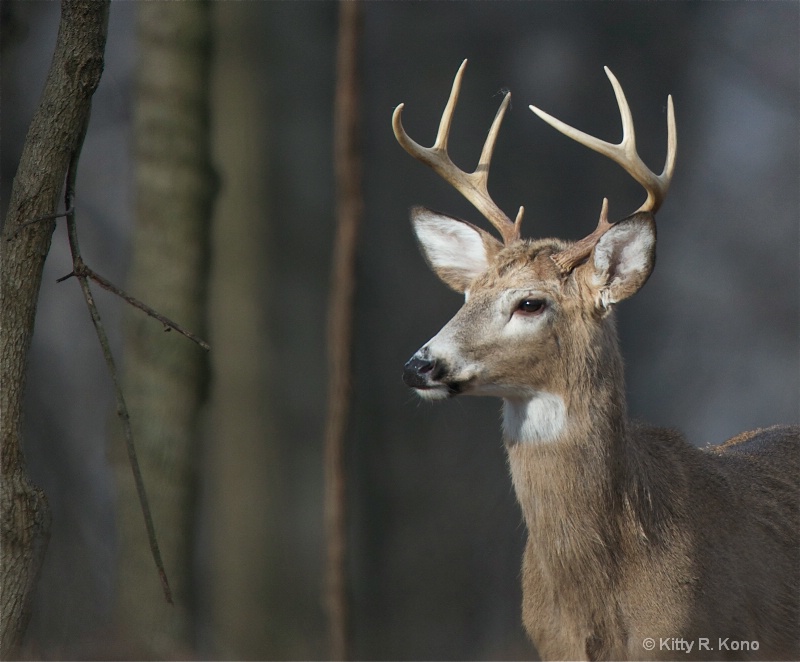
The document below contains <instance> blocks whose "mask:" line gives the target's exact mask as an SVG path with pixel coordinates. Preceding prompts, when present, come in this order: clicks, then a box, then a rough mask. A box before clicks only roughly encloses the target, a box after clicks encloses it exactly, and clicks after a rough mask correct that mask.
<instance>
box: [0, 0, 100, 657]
mask: <svg viewBox="0 0 800 662" xmlns="http://www.w3.org/2000/svg"><path fill="white" fill-rule="evenodd" d="M108 9H109V2H108V0H106V1H98V0H64V2H62V5H61V24H60V26H59V31H58V38H57V41H56V48H55V53H54V55H53V61H52V64H51V66H50V73H49V74H48V77H47V82H46V83H45V88H44V92H43V94H42V99H41V102H40V104H39V108H38V110H37V112H36V114H35V116H34V118H33V121H32V122H31V125H30V128H29V130H28V135H27V138H26V140H25V146H24V148H23V151H22V156H21V158H20V163H19V167H18V169H17V174H16V176H15V178H14V184H13V187H12V191H11V199H10V202H9V207H8V213H7V215H6V219H5V225H4V228H3V233H2V237H1V238H0V287H1V290H0V383H2V389H0V420H2V436H1V437H0V455H1V460H2V463H1V466H0V472H1V473H2V475H1V476H0V516H1V517H2V525H1V526H0V547H2V564H1V565H2V569H0V657H2V658H4V659H8V657H9V656H11V655H13V652H14V651H15V650H16V649H17V648H18V646H19V644H20V642H21V641H22V637H23V635H24V633H25V628H26V626H27V622H28V619H29V616H30V602H31V596H32V594H33V591H34V588H35V586H36V580H37V578H38V575H39V570H40V568H41V563H42V559H43V556H44V551H45V548H46V543H47V535H48V528H49V527H48V524H49V517H50V515H49V508H48V505H47V500H46V498H45V496H44V494H43V493H42V492H41V490H39V489H37V488H36V487H35V486H34V485H33V484H32V483H31V481H30V478H29V477H28V474H27V472H26V468H25V461H24V458H23V453H22V439H21V428H22V400H23V393H24V390H25V370H26V367H27V359H28V351H29V349H30V344H31V337H32V336H33V326H34V320H35V316H36V303H37V300H38V298H39V286H40V284H41V279H42V267H43V265H44V261H45V258H46V257H47V253H48V251H49V249H50V239H51V236H52V233H53V228H54V227H55V224H54V221H53V220H43V221H40V222H37V223H31V224H29V225H27V226H25V227H21V226H22V224H24V223H25V222H26V221H30V220H33V219H37V218H40V217H47V216H52V215H53V214H54V213H55V211H56V207H57V205H58V198H59V194H60V193H61V190H62V188H63V185H64V179H65V177H66V174H67V169H68V167H69V164H70V159H71V157H72V155H73V153H74V151H75V150H76V149H77V148H78V146H79V144H80V142H81V139H82V134H83V132H84V130H85V128H86V126H87V124H88V121H89V113H90V109H91V102H92V95H93V94H94V91H95V89H96V88H97V85H98V83H99V82H100V76H101V74H102V72H103V55H104V51H105V44H106V34H107V28H108Z"/></svg>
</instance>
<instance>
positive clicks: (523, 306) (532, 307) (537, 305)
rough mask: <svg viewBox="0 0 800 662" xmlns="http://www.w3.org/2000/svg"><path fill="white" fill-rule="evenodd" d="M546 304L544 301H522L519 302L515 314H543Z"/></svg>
mask: <svg viewBox="0 0 800 662" xmlns="http://www.w3.org/2000/svg"><path fill="white" fill-rule="evenodd" d="M546 305H547V302H546V301H545V300H544V299H523V300H522V301H520V302H519V305H518V306H517V310H516V312H519V313H522V314H523V315H540V314H541V313H543V312H544V309H545V307H546Z"/></svg>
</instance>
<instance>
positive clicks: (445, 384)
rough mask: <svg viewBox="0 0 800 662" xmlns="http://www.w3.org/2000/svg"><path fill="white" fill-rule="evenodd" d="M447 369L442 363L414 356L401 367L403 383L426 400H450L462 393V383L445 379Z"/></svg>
mask: <svg viewBox="0 0 800 662" xmlns="http://www.w3.org/2000/svg"><path fill="white" fill-rule="evenodd" d="M447 374H448V369H447V366H446V365H445V363H444V362H443V361H440V360H436V359H431V358H428V356H426V355H424V354H420V353H418V354H415V355H414V356H412V357H411V359H409V361H408V362H407V363H406V364H405V366H404V367H403V381H404V382H405V384H406V386H410V387H411V388H413V389H414V390H415V391H416V392H417V394H418V395H419V396H420V397H422V398H425V399H428V400H438V399H441V398H450V397H453V396H454V395H458V394H459V393H461V392H462V391H463V387H464V382H459V381H451V380H448V379H447Z"/></svg>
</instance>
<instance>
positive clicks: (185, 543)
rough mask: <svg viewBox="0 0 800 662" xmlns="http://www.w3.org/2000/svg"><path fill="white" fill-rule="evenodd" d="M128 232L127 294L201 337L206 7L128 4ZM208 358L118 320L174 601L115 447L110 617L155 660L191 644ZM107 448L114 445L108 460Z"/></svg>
mask: <svg viewBox="0 0 800 662" xmlns="http://www.w3.org/2000/svg"><path fill="white" fill-rule="evenodd" d="M137 10H138V21H137V23H138V39H139V44H140V53H139V61H138V71H137V87H136V96H135V109H134V150H135V154H134V158H135V168H136V174H135V186H136V227H135V229H134V235H133V257H132V265H131V273H130V278H129V288H128V289H129V291H130V292H131V293H134V294H135V293H140V294H141V296H142V297H143V298H146V299H147V302H148V304H150V305H152V306H153V307H154V308H155V309H156V310H158V311H159V312H161V313H163V314H164V315H166V316H167V317H170V318H171V319H174V320H175V321H177V322H179V323H180V324H182V325H183V326H185V327H186V328H190V329H192V330H193V331H194V332H196V333H198V334H199V335H201V336H202V335H205V327H206V299H207V292H206V291H207V280H208V264H209V237H210V223H211V216H212V206H213V200H214V197H215V188H216V185H215V182H216V179H215V175H214V172H213V169H212V167H211V156H210V140H209V124H210V122H209V105H208V89H209V66H210V47H211V25H210V16H209V5H208V3H206V2H145V3H141V4H139V5H138V6H137ZM207 370H208V356H207V354H206V353H205V352H204V351H203V350H202V349H200V348H199V347H198V346H196V345H195V344H194V343H191V342H188V341H187V340H186V339H185V338H183V337H181V336H179V335H177V334H174V333H172V334H165V333H164V330H163V328H162V327H161V326H160V325H159V324H157V323H156V322H154V321H153V320H152V319H150V318H149V317H146V316H144V315H142V314H141V313H140V312H139V311H136V310H131V311H129V313H128V317H127V322H126V345H125V377H124V391H125V396H126V399H127V402H128V405H129V409H130V414H131V422H132V425H133V433H134V441H135V443H136V447H137V451H138V454H139V459H140V464H141V468H142V475H143V478H144V483H145V487H146V489H147V492H148V496H149V498H150V502H151V506H152V511H153V519H154V524H155V529H156V533H157V535H158V539H159V545H160V547H161V552H162V555H163V558H164V564H165V567H166V571H167V575H168V577H169V580H170V584H171V586H172V589H173V598H174V601H175V605H174V606H170V605H168V604H166V603H165V601H164V597H163V595H162V592H161V586H160V585H159V581H158V576H157V574H156V571H155V569H154V567H153V561H152V558H151V555H150V550H149V547H148V541H147V538H146V536H145V530H144V526H143V525H142V516H141V513H140V511H139V506H138V502H137V498H136V494H135V491H134V484H133V481H132V479H131V476H130V470H129V468H128V466H127V462H126V461H125V459H124V458H122V454H121V453H119V454H118V461H117V462H115V464H116V468H117V472H116V473H117V482H118V490H119V502H118V512H119V596H118V617H119V622H120V623H121V624H122V625H123V626H124V628H125V630H126V633H127V636H128V637H130V638H131V639H132V640H133V641H135V642H138V643H139V644H141V645H144V646H146V647H147V648H148V649H149V650H150V651H151V652H152V653H153V654H155V655H157V656H162V657H163V656H166V657H172V656H175V655H180V654H184V653H185V654H188V653H189V652H190V651H191V649H192V648H193V645H194V642H193V607H192V596H191V593H192V590H191V589H192V587H191V581H192V565H193V561H192V548H193V537H194V535H193V534H194V527H193V520H194V502H195V493H196V471H195V463H196V459H197V457H198V456H199V453H200V444H199V441H200V440H199V437H200V425H199V417H200V415H201V412H202V408H203V405H204V402H205V397H206V388H207ZM117 451H118V449H113V452H114V453H115V455H116V454H117Z"/></svg>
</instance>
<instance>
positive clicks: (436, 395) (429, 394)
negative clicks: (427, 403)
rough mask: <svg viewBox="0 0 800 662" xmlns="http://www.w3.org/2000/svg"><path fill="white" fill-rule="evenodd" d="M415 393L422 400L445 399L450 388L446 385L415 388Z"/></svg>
mask: <svg viewBox="0 0 800 662" xmlns="http://www.w3.org/2000/svg"><path fill="white" fill-rule="evenodd" d="M414 390H415V391H416V392H417V395H418V396H419V397H420V398H422V399H423V400H445V399H446V398H449V397H450V389H449V388H447V387H446V386H435V387H433V388H415V389H414Z"/></svg>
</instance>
